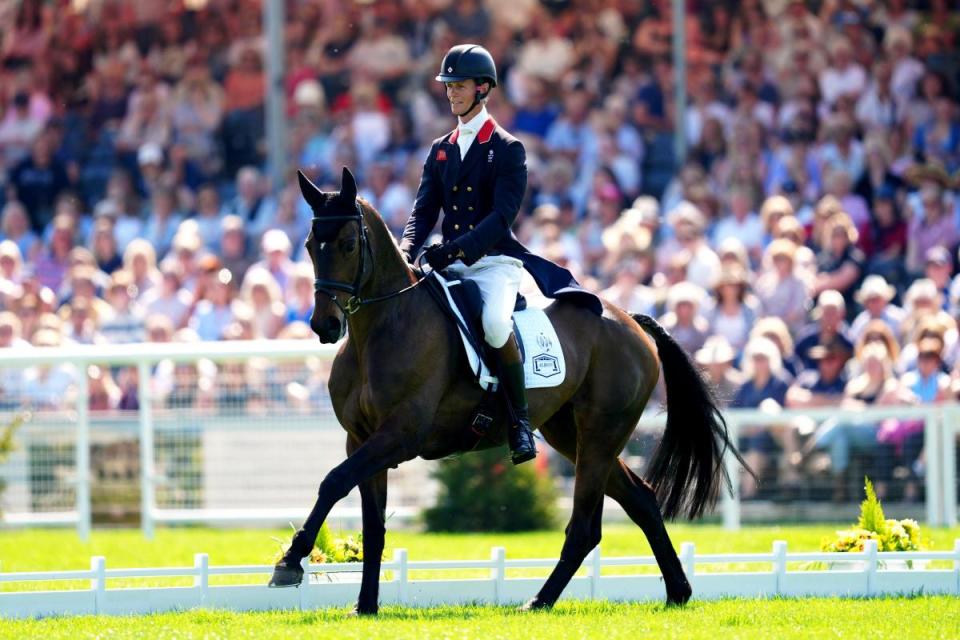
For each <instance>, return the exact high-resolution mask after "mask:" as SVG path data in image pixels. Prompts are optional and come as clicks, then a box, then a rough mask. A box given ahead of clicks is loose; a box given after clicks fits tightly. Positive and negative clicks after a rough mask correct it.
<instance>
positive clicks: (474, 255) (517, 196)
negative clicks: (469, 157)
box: [457, 140, 527, 264]
mask: <svg viewBox="0 0 960 640" xmlns="http://www.w3.org/2000/svg"><path fill="white" fill-rule="evenodd" d="M505 155H506V156H507V157H506V158H505V159H504V160H502V161H501V162H500V163H498V165H497V173H496V182H495V183H494V193H493V208H492V209H491V211H490V214H489V215H488V216H486V217H485V218H484V219H483V220H481V221H480V223H479V224H478V225H477V228H476V229H474V230H473V231H471V232H469V233H467V234H464V235H463V236H461V237H460V238H459V239H457V244H458V245H459V246H460V248H461V249H463V253H464V259H463V262H464V263H466V264H473V263H474V262H476V261H477V260H479V259H480V258H482V257H483V256H484V254H486V252H487V251H489V250H490V248H491V247H493V246H494V245H495V244H497V242H499V241H500V240H502V239H503V238H505V237H506V236H507V235H509V234H510V227H511V226H513V222H514V220H516V219H517V213H519V211H520V203H521V202H522V201H523V194H524V192H525V191H526V189H527V153H526V150H524V148H523V143H521V142H520V141H519V140H515V141H513V142H511V143H510V144H509V145H507V148H506V154H505Z"/></svg>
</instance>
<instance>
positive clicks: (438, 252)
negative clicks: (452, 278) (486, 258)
mask: <svg viewBox="0 0 960 640" xmlns="http://www.w3.org/2000/svg"><path fill="white" fill-rule="evenodd" d="M463 255H464V254H463V249H461V248H460V245H458V244H457V243H456V242H455V241H454V242H445V243H443V244H435V245H433V246H432V247H429V248H428V249H427V250H426V251H425V252H424V254H423V259H424V260H426V261H427V264H429V265H430V267H431V268H432V269H433V270H434V271H443V270H444V269H446V268H447V267H449V266H450V265H451V264H453V263H454V262H456V261H457V260H459V259H460V258H462V257H463Z"/></svg>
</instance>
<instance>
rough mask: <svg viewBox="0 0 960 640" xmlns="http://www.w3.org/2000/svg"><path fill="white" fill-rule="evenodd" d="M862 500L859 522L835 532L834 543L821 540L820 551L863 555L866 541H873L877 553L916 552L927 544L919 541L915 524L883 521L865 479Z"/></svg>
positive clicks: (918, 529)
mask: <svg viewBox="0 0 960 640" xmlns="http://www.w3.org/2000/svg"><path fill="white" fill-rule="evenodd" d="M864 491H865V492H866V496H867V497H866V499H865V500H864V501H863V502H862V503H860V519H859V520H858V521H857V524H856V526H855V527H854V528H852V529H847V530H844V531H837V537H836V538H834V539H830V538H824V539H823V542H822V543H821V544H820V548H821V550H823V551H837V552H857V551H863V547H864V543H865V542H866V541H867V540H876V541H877V549H878V550H879V551H919V550H921V549H924V548H926V546H927V544H926V542H925V541H924V540H922V539H921V537H920V525H919V524H918V523H917V521H916V520H911V519H910V518H905V519H903V520H894V519H889V520H888V519H887V518H886V517H884V515H883V507H882V506H881V505H880V500H878V499H877V494H876V492H875V491H874V490H873V483H872V482H870V480H869V478H865V479H864Z"/></svg>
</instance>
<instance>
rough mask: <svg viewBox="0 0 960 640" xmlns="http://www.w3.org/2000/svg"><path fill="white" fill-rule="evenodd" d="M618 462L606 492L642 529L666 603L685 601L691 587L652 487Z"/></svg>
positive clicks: (690, 592)
mask: <svg viewBox="0 0 960 640" xmlns="http://www.w3.org/2000/svg"><path fill="white" fill-rule="evenodd" d="M617 462H618V463H617V465H616V466H615V467H614V469H613V471H612V472H611V473H610V476H609V478H608V479H607V487H606V492H607V495H608V496H610V497H611V498H613V499H614V500H616V501H617V502H619V503H620V505H621V506H622V507H623V509H624V511H626V512H627V515H628V516H630V519H631V520H633V521H634V522H635V523H636V524H637V525H638V526H639V527H640V529H642V530H643V533H644V535H645V536H647V540H648V541H649V542H650V548H651V549H652V550H653V555H654V557H656V559H657V564H658V565H659V566H660V572H661V573H662V574H663V580H664V583H665V585H666V588H667V602H668V603H673V604H683V603H685V602H686V601H687V600H689V599H690V595H691V594H692V590H691V588H690V583H689V582H688V581H687V576H686V574H684V572H683V565H681V564H680V559H679V558H678V557H677V553H676V551H674V549H673V544H672V543H671V542H670V536H669V535H668V534H667V528H666V526H665V525H664V522H663V516H662V514H661V513H660V507H659V505H658V504H657V499H656V496H655V495H654V492H653V489H651V488H650V485H648V484H647V483H646V482H644V481H643V480H641V479H640V478H639V477H637V475H636V474H634V473H633V472H632V471H631V470H630V469H629V468H627V466H626V465H625V464H624V463H623V461H620V460H618V461H617Z"/></svg>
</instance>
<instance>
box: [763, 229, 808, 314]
mask: <svg viewBox="0 0 960 640" xmlns="http://www.w3.org/2000/svg"><path fill="white" fill-rule="evenodd" d="M796 251H797V245H795V244H794V243H793V242H792V241H790V240H787V239H786V238H777V239H776V240H774V241H773V242H771V243H770V244H769V246H768V247H767V250H766V252H765V254H764V258H763V269H764V271H763V273H762V275H761V276H760V278H758V279H757V282H756V284H755V285H754V292H755V293H756V296H757V298H758V300H759V302H760V313H761V315H763V316H776V317H778V318H781V319H782V320H783V321H784V322H785V323H786V324H787V326H788V327H790V329H792V330H793V331H794V332H796V331H797V330H798V329H800V327H801V326H802V325H803V323H804V321H805V320H806V316H807V308H808V307H809V305H810V294H809V293H808V292H807V286H806V284H804V282H803V280H801V279H800V277H799V276H798V275H797V273H796V269H795V265H794V256H795V255H796Z"/></svg>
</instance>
